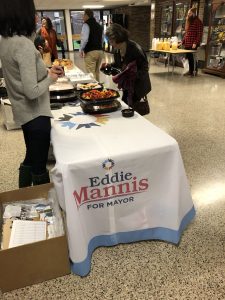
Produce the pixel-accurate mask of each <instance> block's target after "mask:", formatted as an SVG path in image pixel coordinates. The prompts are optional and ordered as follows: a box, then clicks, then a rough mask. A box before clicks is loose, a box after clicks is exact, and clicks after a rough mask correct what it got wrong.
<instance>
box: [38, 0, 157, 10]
mask: <svg viewBox="0 0 225 300" xmlns="http://www.w3.org/2000/svg"><path fill="white" fill-rule="evenodd" d="M34 2H35V5H36V9H37V10H44V9H46V10H52V9H82V6H83V5H104V8H105V9H107V8H113V7H117V6H125V5H132V6H147V5H149V4H150V2H151V1H150V0H85V1H82V0H34ZM104 8H103V9H104Z"/></svg>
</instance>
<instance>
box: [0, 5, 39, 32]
mask: <svg viewBox="0 0 225 300" xmlns="http://www.w3.org/2000/svg"><path fill="white" fill-rule="evenodd" d="M35 29H36V23H35V6H34V2H33V0H10V1H9V0H1V1H0V35H2V36H3V37H11V36H13V35H15V34H16V35H25V36H31V35H32V33H33V32H35Z"/></svg>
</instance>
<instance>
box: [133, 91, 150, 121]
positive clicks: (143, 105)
mask: <svg viewBox="0 0 225 300" xmlns="http://www.w3.org/2000/svg"><path fill="white" fill-rule="evenodd" d="M132 108H133V109H134V110H135V111H136V112H138V113H139V114H140V115H141V116H144V115H148V114H149V113H150V106H149V103H148V99H147V96H144V97H143V98H142V99H141V100H140V101H137V102H134V103H133V104H132Z"/></svg>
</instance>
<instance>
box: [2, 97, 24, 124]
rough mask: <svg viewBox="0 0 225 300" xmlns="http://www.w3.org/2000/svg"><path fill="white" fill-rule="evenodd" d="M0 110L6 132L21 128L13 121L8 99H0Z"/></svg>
mask: <svg viewBox="0 0 225 300" xmlns="http://www.w3.org/2000/svg"><path fill="white" fill-rule="evenodd" d="M1 109H2V115H3V124H4V125H5V127H6V129H7V130H13V129H19V128H21V126H20V125H18V124H17V123H16V122H15V121H14V119H13V113H12V105H11V103H10V101H9V100H8V99H4V100H3V99H1Z"/></svg>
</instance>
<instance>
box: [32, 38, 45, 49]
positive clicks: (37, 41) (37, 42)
mask: <svg viewBox="0 0 225 300" xmlns="http://www.w3.org/2000/svg"><path fill="white" fill-rule="evenodd" d="M34 45H35V47H36V49H37V50H39V46H41V47H42V48H43V49H44V48H45V39H44V38H43V37H42V36H41V35H37V36H36V38H35V39H34Z"/></svg>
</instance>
